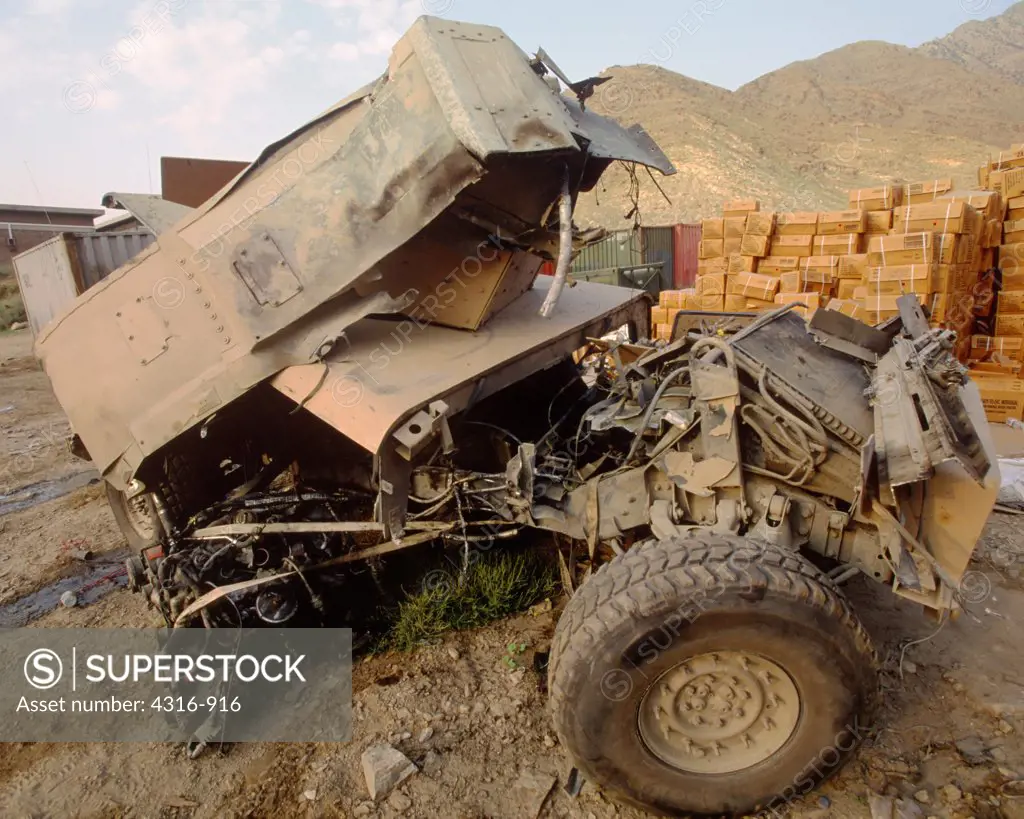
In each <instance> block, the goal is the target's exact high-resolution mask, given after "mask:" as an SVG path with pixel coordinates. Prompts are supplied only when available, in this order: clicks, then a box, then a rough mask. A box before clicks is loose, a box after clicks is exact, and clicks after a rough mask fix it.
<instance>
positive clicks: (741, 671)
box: [638, 651, 800, 774]
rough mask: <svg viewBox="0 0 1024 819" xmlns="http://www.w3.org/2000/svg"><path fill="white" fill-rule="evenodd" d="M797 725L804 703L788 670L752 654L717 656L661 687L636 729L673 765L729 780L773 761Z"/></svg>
mask: <svg viewBox="0 0 1024 819" xmlns="http://www.w3.org/2000/svg"><path fill="white" fill-rule="evenodd" d="M799 718H800V695H799V693H798V692H797V689H796V685H795V684H794V683H793V679H792V678H791V677H790V676H789V674H787V673H786V671H785V670H783V669H782V668H781V667H780V666H778V665H777V664H775V663H773V662H772V661H771V660H766V659H765V658H764V657H761V656H759V655H757V654H752V653H750V652H746V651H718V652H715V653H713V654H701V655H699V656H697V657H692V658H690V659H688V660H686V661H685V662H682V663H679V665H676V666H674V667H673V668H670V669H669V670H668V671H666V672H665V673H664V674H662V675H661V676H660V677H659V678H658V679H657V680H655V682H654V683H653V684H652V685H651V686H650V687H649V688H648V689H647V691H646V692H645V693H644V696H643V699H642V700H641V701H640V711H639V715H638V728H639V731H640V736H641V738H642V739H643V741H644V744H645V745H646V746H647V747H648V749H649V750H650V751H651V753H653V754H654V755H655V756H656V757H658V758H659V759H660V760H661V761H662V762H664V763H666V764H667V765H671V766H672V767H673V768H677V769H679V770H681V771H687V772H689V773H704V774H725V773H733V772H735V771H741V770H743V769H745V768H750V767H752V766H754V765H757V764H758V763H759V762H763V761H764V760H766V759H768V758H769V757H771V756H772V755H773V754H775V753H776V752H777V751H778V750H779V749H780V748H781V747H782V746H783V745H785V744H786V742H787V741H788V740H789V738H790V737H791V736H792V735H793V732H794V731H795V730H796V724H797V721H798V720H799Z"/></svg>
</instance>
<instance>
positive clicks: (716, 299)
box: [697, 293, 725, 313]
mask: <svg viewBox="0 0 1024 819" xmlns="http://www.w3.org/2000/svg"><path fill="white" fill-rule="evenodd" d="M697 298H698V300H699V303H698V307H697V309H698V310H709V311H711V312H714V313H721V312H722V310H724V309H725V293H702V294H701V295H699V296H698V297H697Z"/></svg>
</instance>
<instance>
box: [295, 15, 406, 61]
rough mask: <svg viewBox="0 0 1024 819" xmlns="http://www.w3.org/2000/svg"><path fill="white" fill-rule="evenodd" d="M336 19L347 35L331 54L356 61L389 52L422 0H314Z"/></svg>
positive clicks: (337, 57) (338, 27)
mask: <svg viewBox="0 0 1024 819" xmlns="http://www.w3.org/2000/svg"><path fill="white" fill-rule="evenodd" d="M311 2H312V3H313V4H314V5H316V6H319V7H320V8H322V9H323V10H324V11H325V12H326V13H327V15H328V17H329V18H330V19H331V20H333V22H334V24H335V28H336V29H339V30H341V31H343V32H345V34H346V35H347V37H346V41H345V42H339V43H334V44H333V45H332V46H331V48H330V50H329V52H328V56H330V57H331V58H333V59H337V60H344V61H352V60H357V59H360V58H362V57H374V56H381V55H385V56H386V55H387V54H389V53H390V52H391V48H392V46H394V44H395V42H397V41H398V39H399V38H400V37H401V36H402V34H403V33H405V30H406V29H407V28H408V27H409V26H410V25H411V24H412V22H413V20H415V19H416V18H417V17H418V16H419V15H421V14H423V6H422V5H421V3H420V2H419V0H311Z"/></svg>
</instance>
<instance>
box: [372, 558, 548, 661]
mask: <svg viewBox="0 0 1024 819" xmlns="http://www.w3.org/2000/svg"><path fill="white" fill-rule="evenodd" d="M446 577H447V582H440V583H430V584H429V587H428V588H426V589H424V590H423V591H421V592H420V593H418V594H415V595H412V596H410V597H409V599H408V600H406V601H405V602H404V603H402V604H401V605H400V606H399V608H398V611H397V613H396V614H395V616H394V620H393V624H392V627H391V630H390V632H389V633H388V635H387V637H386V638H385V640H384V646H383V647H384V648H389V649H394V650H397V651H409V650H411V649H413V648H415V647H416V646H418V645H421V644H422V643H427V642H431V641H434V640H437V639H438V638H439V637H440V636H441V635H442V634H444V633H445V632H448V631H453V630H460V629H469V628H477V627H478V626H483V625H487V624H488V623H492V622H494V621H495V620H500V619H501V618H503V617H508V616H509V615H511V614H517V613H519V612H522V611H525V610H526V609H528V608H529V607H530V606H532V605H533V604H534V603H536V602H538V601H539V600H543V599H544V598H545V597H549V596H550V595H552V594H553V593H554V591H555V577H556V571H555V568H554V566H552V565H551V564H550V563H547V562H544V561H543V560H542V559H541V558H539V557H537V556H536V555H533V554H530V553H525V554H523V553H520V554H510V553H498V554H488V555H485V556H484V557H482V558H481V559H479V560H477V561H475V562H474V563H473V564H472V565H471V566H470V567H469V568H468V569H467V570H466V571H465V572H464V573H462V572H460V571H459V570H458V569H456V568H454V567H453V568H452V570H451V572H450V573H448V574H447V575H446Z"/></svg>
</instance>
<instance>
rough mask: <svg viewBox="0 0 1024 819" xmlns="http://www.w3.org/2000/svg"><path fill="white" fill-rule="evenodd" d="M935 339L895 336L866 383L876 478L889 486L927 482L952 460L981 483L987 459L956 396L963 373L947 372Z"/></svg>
mask: <svg viewBox="0 0 1024 819" xmlns="http://www.w3.org/2000/svg"><path fill="white" fill-rule="evenodd" d="M947 360H948V353H947V347H946V345H944V344H943V343H942V339H941V338H940V339H939V340H938V341H932V342H929V341H927V340H926V341H925V342H923V343H915V342H914V341H911V340H910V339H906V338H897V339H895V340H894V342H893V348H892V350H890V352H888V353H887V354H886V355H885V356H883V357H882V359H881V360H880V361H879V362H878V366H877V367H876V369H875V375H874V378H873V381H872V385H871V391H870V392H871V395H872V404H873V407H874V417H875V447H876V451H877V454H878V466H879V480H880V481H881V483H882V484H883V485H884V484H889V485H891V486H894V487H895V486H902V485H904V484H908V483H914V482H917V481H922V480H926V479H927V478H929V477H931V475H932V474H933V472H934V468H935V467H936V466H938V465H939V464H941V463H944V462H945V461H948V460H952V459H954V458H956V459H957V460H959V461H960V464H961V466H962V467H963V468H964V469H965V470H967V472H968V474H970V475H971V476H972V477H974V478H975V480H978V481H980V482H981V481H983V480H984V476H985V474H986V473H987V471H988V469H989V466H990V463H991V461H990V459H989V457H988V455H987V454H986V451H985V448H984V445H983V443H982V441H981V439H980V437H979V431H978V429H977V425H976V424H975V423H974V421H973V420H972V418H971V417H970V415H969V413H968V412H967V410H966V408H965V405H964V403H963V400H962V396H961V395H960V386H959V384H960V381H961V380H962V379H963V378H964V372H963V369H962V368H961V367H960V366H959V365H958V364H955V362H954V364H953V367H952V369H951V370H950V369H949V367H948V366H947V364H946V363H945V362H946V361H947Z"/></svg>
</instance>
